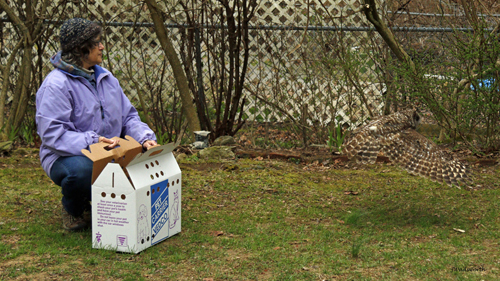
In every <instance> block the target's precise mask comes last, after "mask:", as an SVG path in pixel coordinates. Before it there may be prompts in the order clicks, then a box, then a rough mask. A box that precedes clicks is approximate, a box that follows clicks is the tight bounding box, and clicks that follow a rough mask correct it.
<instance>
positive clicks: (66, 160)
mask: <svg viewBox="0 0 500 281" xmlns="http://www.w3.org/2000/svg"><path fill="white" fill-rule="evenodd" d="M92 165H93V162H92V160H90V159H89V158H87V157H85V156H68V157H60V158H59V159H57V160H56V162H54V164H53V165H52V168H51V170H50V179H52V180H53V181H54V183H55V184H57V185H59V186H60V187H61V193H62V195H63V198H62V205H63V207H64V208H65V209H66V211H67V212H68V213H69V214H70V215H72V216H75V217H78V216H81V215H82V213H83V212H84V211H86V210H90V202H89V201H90V200H91V198H92V197H91V195H92V184H91V181H92Z"/></svg>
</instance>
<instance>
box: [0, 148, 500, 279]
mask: <svg viewBox="0 0 500 281" xmlns="http://www.w3.org/2000/svg"><path fill="white" fill-rule="evenodd" d="M36 153H37V152H36V151H31V150H29V149H23V150H17V152H16V153H14V155H13V156H12V157H4V158H0V182H1V183H0V186H1V187H0V188H1V192H2V196H1V197H0V234H1V238H0V280H11V279H12V280H46V279H49V280H59V279H60V280H148V279H151V280H498V279H497V278H498V276H500V270H499V268H500V264H499V263H500V247H499V241H500V240H499V239H500V232H499V228H500V218H499V215H498V214H499V210H500V189H499V186H500V185H499V181H498V177H499V174H500V167H499V166H498V165H496V166H493V167H487V168H475V178H476V184H478V185H479V186H478V187H477V188H476V189H475V190H472V191H471V190H464V189H457V188H451V187H448V186H444V185H440V184H437V183H433V182H431V181H429V180H426V179H423V178H420V177H415V176H411V175H409V174H408V173H406V172H404V171H402V170H400V169H398V168H396V167H393V166H389V165H385V164H377V165H373V166H365V167H361V166H358V167H357V169H352V168H351V169H345V168H338V169H334V168H332V167H324V166H322V165H313V164H309V165H305V164H296V163H292V162H287V161H282V160H280V161H277V160H276V161H275V160H265V159H264V160H260V161H259V160H255V159H253V160H252V159H238V160H233V161H226V162H220V163H208V162H203V161H201V160H197V159H195V158H188V159H187V160H185V161H183V162H182V163H181V164H180V166H181V169H182V172H183V175H182V177H183V186H182V188H183V190H182V196H183V197H182V232H181V233H180V234H178V235H176V236H174V237H172V238H169V239H167V240H165V241H164V242H162V243H160V244H158V245H156V246H153V247H151V248H149V249H147V250H145V251H143V252H141V253H140V254H138V255H133V254H123V253H116V252H114V251H106V250H95V249H92V248H91V231H90V230H87V231H84V232H78V233H68V232H66V231H64V230H63V229H62V228H61V216H60V208H61V207H60V206H61V205H60V199H61V195H60V189H59V187H58V186H56V185H54V184H53V183H52V182H51V181H50V180H49V178H48V177H47V176H46V175H45V174H44V172H43V170H42V169H41V167H40V164H39V160H38V157H37V155H36Z"/></svg>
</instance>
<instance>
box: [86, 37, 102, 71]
mask: <svg viewBox="0 0 500 281" xmlns="http://www.w3.org/2000/svg"><path fill="white" fill-rule="evenodd" d="M96 41H97V42H98V43H97V44H96V45H95V46H94V47H92V49H90V51H89V55H88V56H86V57H84V58H83V59H82V66H83V68H85V69H89V68H90V67H92V66H94V65H96V64H100V63H101V62H102V51H103V50H104V45H103V44H102V43H101V36H100V35H99V36H98V37H97V39H96Z"/></svg>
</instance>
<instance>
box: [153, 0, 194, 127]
mask: <svg viewBox="0 0 500 281" xmlns="http://www.w3.org/2000/svg"><path fill="white" fill-rule="evenodd" d="M145 2H146V4H147V5H148V9H149V12H150V13H151V18H152V19H153V23H154V26H155V31H156V35H157V36H158V40H159V41H160V44H161V46H162V48H163V51H164V52H165V55H166V56H167V58H168V61H169V62H170V65H171V66H172V70H173V72H174V77H175V80H176V82H177V87H178V88H179V93H180V96H181V100H182V111H183V112H184V113H185V114H186V118H187V121H188V126H189V129H190V130H191V133H192V136H193V134H194V133H193V132H194V131H199V130H200V121H199V119H198V114H197V113H196V109H195V108H194V105H193V98H192V96H191V94H190V91H189V85H188V82H187V78H186V74H185V73H184V69H183V68H182V64H181V62H180V60H179V57H178V56H177V53H176V52H175V49H174V47H173V45H172V42H171V41H170V38H169V37H168V32H167V29H166V28H165V26H164V25H163V22H164V19H163V16H162V14H161V12H162V11H161V8H160V7H158V5H157V4H156V1H154V0H146V1H145Z"/></svg>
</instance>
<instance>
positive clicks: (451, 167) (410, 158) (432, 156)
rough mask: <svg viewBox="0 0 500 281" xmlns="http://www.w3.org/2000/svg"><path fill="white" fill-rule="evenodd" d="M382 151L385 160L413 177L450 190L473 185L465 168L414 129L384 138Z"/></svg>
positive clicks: (380, 143) (380, 140) (380, 144)
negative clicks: (447, 187)
mask: <svg viewBox="0 0 500 281" xmlns="http://www.w3.org/2000/svg"><path fill="white" fill-rule="evenodd" d="M379 147H380V151H381V152H382V153H384V155H385V156H387V157H388V158H389V159H390V160H391V161H393V162H395V163H397V164H398V165H400V166H401V167H402V168H404V169H405V170H406V171H408V172H409V173H411V174H414V175H420V176H423V177H427V178H429V179H431V180H432V181H437V182H442V183H446V184H448V185H450V186H451V185H455V186H457V187H459V186H460V185H459V184H460V183H465V184H468V183H470V178H469V176H468V174H469V173H470V172H469V169H468V167H467V166H466V165H465V164H463V163H462V162H460V161H458V160H457V159H455V157H453V155H451V154H450V153H448V152H446V151H444V150H441V149H440V148H439V147H438V146H437V145H436V144H435V143H434V142H432V141H431V140H429V139H427V138H426V137H424V136H423V135H421V134H419V133H418V132H417V131H415V130H413V129H406V130H403V131H401V132H396V133H391V134H387V135H384V136H380V138H379Z"/></svg>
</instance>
